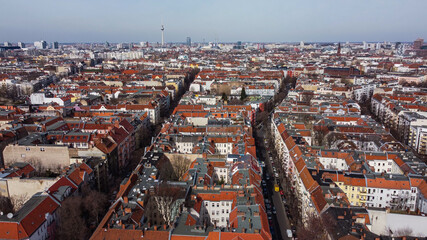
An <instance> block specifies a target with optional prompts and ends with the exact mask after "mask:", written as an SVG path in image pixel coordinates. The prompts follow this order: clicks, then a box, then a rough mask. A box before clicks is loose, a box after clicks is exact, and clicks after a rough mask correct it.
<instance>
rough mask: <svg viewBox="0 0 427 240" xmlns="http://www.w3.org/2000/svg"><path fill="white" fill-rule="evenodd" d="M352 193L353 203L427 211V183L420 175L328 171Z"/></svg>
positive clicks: (346, 190)
mask: <svg viewBox="0 0 427 240" xmlns="http://www.w3.org/2000/svg"><path fill="white" fill-rule="evenodd" d="M324 175H325V176H324V177H325V178H328V179H331V180H332V181H334V182H335V183H336V184H337V185H338V186H339V187H340V188H341V189H342V190H343V191H344V192H345V193H346V195H347V196H348V198H349V200H350V202H351V204H352V205H356V206H366V207H375V208H390V209H392V210H409V211H413V212H415V211H419V212H420V213H424V214H426V211H427V209H426V204H427V203H426V196H427V192H426V186H427V185H426V182H425V180H424V179H423V178H420V177H417V176H413V177H411V176H403V175H393V174H390V175H380V176H378V175H372V174H360V173H348V172H342V171H340V172H337V173H325V174H324Z"/></svg>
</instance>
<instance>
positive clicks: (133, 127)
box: [3, 114, 149, 174]
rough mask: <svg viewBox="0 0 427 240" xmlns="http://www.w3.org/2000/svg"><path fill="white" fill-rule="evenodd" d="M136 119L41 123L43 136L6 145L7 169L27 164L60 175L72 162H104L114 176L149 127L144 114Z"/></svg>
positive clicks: (37, 134) (54, 120) (29, 137)
mask: <svg viewBox="0 0 427 240" xmlns="http://www.w3.org/2000/svg"><path fill="white" fill-rule="evenodd" d="M134 117H135V118H128V119H129V120H130V121H131V122H129V121H128V120H127V118H122V119H121V118H115V119H114V122H113V123H111V122H107V121H96V122H94V121H93V122H85V121H75V120H72V121H69V120H63V119H62V118H60V117H53V118H47V119H46V120H44V121H42V122H40V125H41V129H42V132H33V133H30V134H29V135H28V136H26V137H23V138H21V139H19V140H18V141H16V142H14V143H10V144H9V145H7V146H6V147H5V149H4V151H3V156H4V164H5V165H6V166H9V165H12V164H14V163H17V162H28V163H31V164H33V165H35V166H36V167H37V168H38V170H39V171H42V170H43V169H44V170H46V169H49V170H51V171H54V172H59V171H60V170H61V169H62V168H64V167H67V166H69V165H70V164H72V163H74V162H82V161H83V160H84V159H86V158H90V157H100V158H104V159H107V161H108V163H109V165H110V170H111V171H113V173H114V174H118V172H119V171H120V170H121V169H123V168H124V167H125V166H127V164H128V161H129V159H130V156H131V153H132V152H133V151H134V150H135V149H136V147H137V146H136V143H138V142H139V141H140V140H138V141H137V139H140V137H139V134H140V131H139V130H140V129H141V128H144V127H146V126H149V118H148V115H147V114H136V115H135V116H134Z"/></svg>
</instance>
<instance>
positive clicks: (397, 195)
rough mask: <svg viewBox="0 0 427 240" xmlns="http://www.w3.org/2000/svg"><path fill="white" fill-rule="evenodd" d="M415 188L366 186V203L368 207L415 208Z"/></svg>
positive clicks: (413, 209)
mask: <svg viewBox="0 0 427 240" xmlns="http://www.w3.org/2000/svg"><path fill="white" fill-rule="evenodd" d="M416 201H417V190H416V188H412V189H389V188H376V187H375V188H374V187H369V186H368V187H367V199H366V204H367V206H368V207H378V208H386V207H390V208H392V209H397V210H405V209H406V208H409V209H410V210H411V211H415V210H416Z"/></svg>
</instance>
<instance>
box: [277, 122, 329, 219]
mask: <svg viewBox="0 0 427 240" xmlns="http://www.w3.org/2000/svg"><path fill="white" fill-rule="evenodd" d="M271 125H272V129H271V134H272V136H273V139H274V145H275V148H276V149H277V151H278V156H279V159H280V160H281V167H282V169H284V172H285V175H286V177H287V178H288V179H290V181H291V184H292V188H294V189H295V190H294V192H295V193H296V197H297V198H298V199H299V201H300V202H301V204H300V206H299V208H300V209H301V213H302V218H303V219H302V221H303V223H306V222H307V221H308V218H309V217H310V216H311V215H312V214H315V215H320V214H321V213H322V212H323V211H324V210H326V209H327V208H328V204H327V202H326V200H325V198H324V196H323V194H322V189H321V188H320V185H319V184H318V183H317V182H316V181H315V180H314V179H313V177H312V176H311V174H310V172H309V170H308V167H307V165H306V163H305V160H304V158H305V157H304V154H303V152H302V151H301V149H300V147H299V146H298V144H296V143H295V140H294V138H293V137H292V136H290V135H289V134H288V132H287V130H286V128H285V126H284V124H283V123H280V122H277V120H276V119H275V118H272V123H271Z"/></svg>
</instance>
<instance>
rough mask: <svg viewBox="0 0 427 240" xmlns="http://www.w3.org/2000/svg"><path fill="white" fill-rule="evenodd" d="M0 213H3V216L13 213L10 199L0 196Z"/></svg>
mask: <svg viewBox="0 0 427 240" xmlns="http://www.w3.org/2000/svg"><path fill="white" fill-rule="evenodd" d="M0 211H1V212H3V214H7V213H14V212H15V211H14V209H13V204H12V201H11V200H10V198H8V197H4V196H0Z"/></svg>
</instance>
